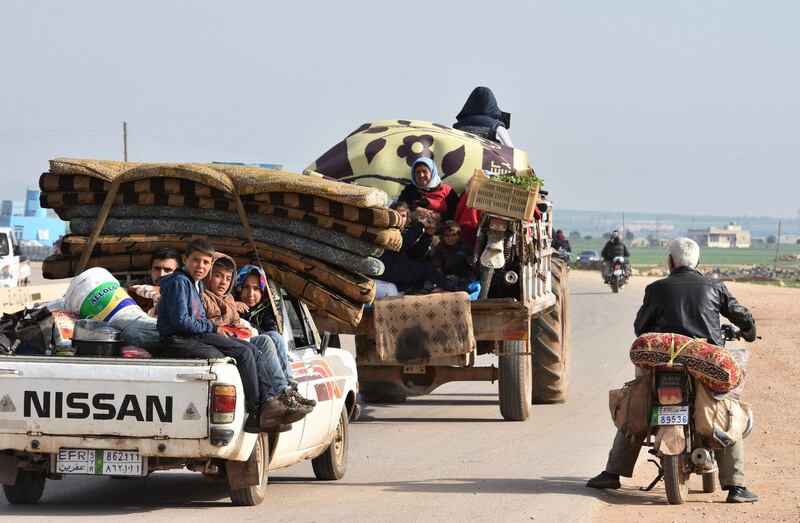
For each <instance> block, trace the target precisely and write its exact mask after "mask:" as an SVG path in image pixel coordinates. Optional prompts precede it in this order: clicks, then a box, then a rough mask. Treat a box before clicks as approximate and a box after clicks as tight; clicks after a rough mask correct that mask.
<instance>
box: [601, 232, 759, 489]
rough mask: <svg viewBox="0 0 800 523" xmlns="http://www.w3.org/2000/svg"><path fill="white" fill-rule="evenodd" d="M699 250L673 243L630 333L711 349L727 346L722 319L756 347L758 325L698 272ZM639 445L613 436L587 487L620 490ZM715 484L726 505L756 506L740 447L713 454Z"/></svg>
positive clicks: (720, 285) (682, 241) (687, 243)
mask: <svg viewBox="0 0 800 523" xmlns="http://www.w3.org/2000/svg"><path fill="white" fill-rule="evenodd" d="M699 260H700V247H699V246H698V245H697V243H696V242H695V241H694V240H691V239H689V238H676V239H674V240H672V242H670V244H669V247H668V256H667V265H668V267H669V272H670V274H669V277H667V278H664V279H661V280H658V281H655V282H653V283H651V284H650V285H648V286H647V288H646V289H645V292H644V301H643V303H642V306H641V307H640V308H639V312H638V313H637V314H636V320H635V321H634V324H633V326H634V332H635V334H636V335H637V336H639V335H641V334H644V333H646V332H674V333H677V334H683V335H685V336H691V337H693V338H705V339H707V340H709V341H711V342H713V343H714V344H715V345H719V346H722V345H724V343H725V341H724V339H723V338H722V335H721V332H720V323H719V316H720V314H721V315H722V316H724V317H725V318H727V319H729V320H730V321H731V322H732V323H733V324H734V325H736V326H737V327H739V329H741V331H742V337H743V338H744V339H745V340H746V341H755V339H756V323H755V320H754V319H753V316H752V315H751V314H750V312H749V311H748V310H747V309H746V308H745V307H743V306H742V305H740V304H739V302H737V301H736V299H735V298H734V297H733V296H732V295H731V293H730V292H729V291H728V289H727V287H726V286H725V284H724V283H723V282H721V281H715V280H712V279H709V278H707V277H705V276H703V275H702V274H700V273H699V272H698V271H697V269H696V267H697V264H698V263H699ZM641 447H642V442H641V441H637V442H631V441H630V440H629V439H628V438H627V437H626V436H625V434H624V433H622V432H620V431H617V435H616V437H615V438H614V444H613V446H612V448H611V452H609V454H608V462H607V463H606V468H605V470H604V471H603V472H601V473H600V474H598V475H597V476H595V477H594V478H592V479H590V480H589V481H588V482H587V483H586V486H587V487H592V488H599V489H618V488H620V482H619V477H620V476H625V477H631V476H632V475H633V468H634V466H635V465H636V458H637V456H638V455H639V450H640V449H641ZM716 458H717V465H718V467H719V482H720V486H721V487H722V489H723V490H727V491H728V498H727V502H728V503H747V502H752V501H756V500H757V499H758V496H757V495H756V493H755V492H752V491H749V490H747V488H746V487H745V477H744V442H743V440H741V439H740V440H739V441H737V442H736V443H734V444H733V445H731V446H730V447H727V448H726V449H723V450H720V451H717V452H716Z"/></svg>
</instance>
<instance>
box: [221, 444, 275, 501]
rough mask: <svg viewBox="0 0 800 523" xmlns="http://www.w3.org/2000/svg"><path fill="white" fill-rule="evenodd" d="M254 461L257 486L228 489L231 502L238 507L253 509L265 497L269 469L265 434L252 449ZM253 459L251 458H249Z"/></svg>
mask: <svg viewBox="0 0 800 523" xmlns="http://www.w3.org/2000/svg"><path fill="white" fill-rule="evenodd" d="M253 453H254V454H255V460H256V463H257V464H258V477H259V478H260V481H259V483H258V485H252V486H249V487H243V488H237V489H230V495H231V502H232V503H233V504H234V505H238V506H240V507H254V506H256V505H259V504H261V502H262V501H264V499H265V498H266V497H267V468H268V467H269V448H268V446H267V436H266V434H263V433H262V434H259V435H258V438H257V439H256V445H255V447H254V448H253ZM251 459H253V458H251Z"/></svg>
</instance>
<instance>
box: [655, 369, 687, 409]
mask: <svg viewBox="0 0 800 523" xmlns="http://www.w3.org/2000/svg"><path fill="white" fill-rule="evenodd" d="M685 391H686V375H685V374H683V373H677V372H661V373H657V374H656V395H657V397H658V403H659V405H680V404H682V403H684V402H685V401H686V400H687V399H688V398H685V397H684V396H685Z"/></svg>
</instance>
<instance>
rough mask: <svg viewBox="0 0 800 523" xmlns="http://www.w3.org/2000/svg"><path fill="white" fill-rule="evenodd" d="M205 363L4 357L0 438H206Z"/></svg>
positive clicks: (0, 370)
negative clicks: (53, 436) (73, 436)
mask: <svg viewBox="0 0 800 523" xmlns="http://www.w3.org/2000/svg"><path fill="white" fill-rule="evenodd" d="M209 369H210V365H209V362H208V361H206V360H141V359H131V360H125V359H119V358H79V357H71V358H70V357H45V356H43V357H35V356H32V357H28V356H8V357H0V434H9V433H11V434H26V433H41V434H52V435H84V436H110V435H113V436H122V437H153V436H166V437H169V438H170V439H180V438H187V439H199V438H206V437H207V436H208V413H207V405H208V398H209V381H211V380H213V379H214V376H213V374H211V373H210V372H209Z"/></svg>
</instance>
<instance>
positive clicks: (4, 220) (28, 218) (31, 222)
mask: <svg viewBox="0 0 800 523" xmlns="http://www.w3.org/2000/svg"><path fill="white" fill-rule="evenodd" d="M16 205H17V202H10V201H9V200H4V201H3V202H2V211H3V212H2V216H0V227H9V228H10V229H11V230H13V231H14V235H15V236H16V237H17V241H18V242H23V241H36V242H39V243H41V244H42V245H53V243H55V241H56V240H58V238H59V237H60V236H62V235H64V234H65V233H66V230H67V223H66V222H64V221H62V220H60V219H59V218H53V217H50V216H48V213H47V209H42V208H41V206H40V205H39V191H30V190H29V191H27V192H26V194H25V206H24V208H23V209H21V210H20V212H17V209H16ZM7 209H12V212H11V213H10V214H6V212H5V211H6V210H7Z"/></svg>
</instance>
